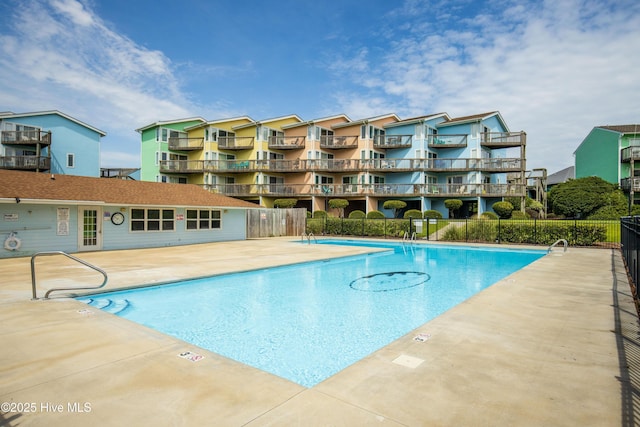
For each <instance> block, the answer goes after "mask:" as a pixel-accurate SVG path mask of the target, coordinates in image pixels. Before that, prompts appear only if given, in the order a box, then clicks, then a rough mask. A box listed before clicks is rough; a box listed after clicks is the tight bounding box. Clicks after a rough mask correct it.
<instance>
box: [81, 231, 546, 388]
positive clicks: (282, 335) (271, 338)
mask: <svg viewBox="0 0 640 427" xmlns="http://www.w3.org/2000/svg"><path fill="white" fill-rule="evenodd" d="M319 242H320V243H323V244H358V245H363V244H364V243H362V242H358V243H356V242H344V241H322V240H320V241H319ZM305 244H306V243H305ZM366 245H369V246H375V247H385V248H387V250H385V251H383V252H377V253H373V254H369V255H360V256H351V257H345V258H340V259H334V260H329V261H321V262H311V263H304V264H296V265H290V266H285V267H275V268H269V269H262V270H256V271H248V272H242V273H235V274H227V275H220V276H213V277H210V278H206V279H197V280H189V281H184V282H180V283H176V284H170V285H163V286H154V287H147V288H140V289H135V290H129V291H122V292H110V293H104V294H99V295H93V296H90V297H81V298H78V299H79V300H81V301H85V302H87V303H89V304H91V305H93V306H96V307H99V308H102V309H104V310H107V311H111V312H112V313H115V314H117V315H118V316H121V317H124V318H127V319H130V320H132V321H135V322H138V323H140V324H143V325H146V326H148V327H151V328H154V329H156V330H159V331H161V332H164V333H166V334H169V335H172V336H175V337H177V338H180V339H182V340H184V341H187V342H189V343H192V344H194V345H196V346H199V347H201V348H205V349H207V350H210V351H213V352H215V353H218V354H221V355H223V356H226V357H229V358H231V359H234V360H237V361H240V362H242V363H245V364H247V365H251V366H253V367H256V368H258V369H262V370H264V371H267V372H270V373H272V374H275V375H278V376H280V377H283V378H286V379H289V380H291V381H293V382H296V383H298V384H300V385H303V386H306V387H311V386H313V385H315V384H317V383H319V382H321V381H323V380H324V379H326V378H328V377H330V376H332V375H333V374H335V373H337V372H339V371H340V370H342V369H344V368H345V367H347V366H349V365H351V364H353V363H354V362H356V361H358V360H360V359H362V358H363V357H365V356H367V355H369V354H371V353H372V352H374V351H375V350H378V349H379V348H381V347H384V346H385V345H387V344H389V343H390V342H392V341H394V340H395V339H397V338H399V337H401V336H403V335H405V334H407V333H409V332H411V331H412V330H413V329H415V328H417V327H419V326H420V325H422V324H424V323H426V322H428V321H429V320H431V319H433V318H434V317H436V316H438V315H440V314H442V313H443V312H445V311H446V310H448V309H450V308H452V307H454V306H455V305H457V304H459V303H461V302H462V301H464V300H466V299H468V298H469V297H471V296H473V295H474V294H476V293H477V292H479V291H481V290H482V289H485V288H487V287H488V286H490V285H491V284H493V283H495V282H497V281H498V280H500V279H502V278H504V277H506V276H508V275H509V274H511V273H513V272H515V271H517V270H519V269H521V268H522V267H524V266H526V265H528V264H529V263H531V262H533V261H535V260H537V259H538V258H540V257H542V256H544V254H545V252H544V251H534V250H506V249H481V248H475V247H458V246H455V247H450V246H432V245H429V246H426V245H412V246H403V245H390V244H386V243H368V244H366Z"/></svg>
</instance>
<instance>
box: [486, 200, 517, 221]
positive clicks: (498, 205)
mask: <svg viewBox="0 0 640 427" xmlns="http://www.w3.org/2000/svg"><path fill="white" fill-rule="evenodd" d="M491 208H492V209H493V210H494V212H495V213H497V214H498V216H499V217H500V218H503V219H506V218H509V217H511V212H513V205H512V204H511V203H509V202H495V203H494V204H493V205H491Z"/></svg>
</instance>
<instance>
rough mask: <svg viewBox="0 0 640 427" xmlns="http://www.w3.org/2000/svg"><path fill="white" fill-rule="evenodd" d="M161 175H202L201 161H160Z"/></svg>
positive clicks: (202, 163) (202, 164)
mask: <svg viewBox="0 0 640 427" xmlns="http://www.w3.org/2000/svg"><path fill="white" fill-rule="evenodd" d="M160 172H162V173H203V172H204V161H203V160H161V161H160Z"/></svg>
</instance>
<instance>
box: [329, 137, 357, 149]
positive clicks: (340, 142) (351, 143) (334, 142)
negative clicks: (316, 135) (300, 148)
mask: <svg viewBox="0 0 640 427" xmlns="http://www.w3.org/2000/svg"><path fill="white" fill-rule="evenodd" d="M320 147H322V148H330V149H334V150H342V149H346V148H358V137H357V136H335V135H323V136H322V137H321V138H320Z"/></svg>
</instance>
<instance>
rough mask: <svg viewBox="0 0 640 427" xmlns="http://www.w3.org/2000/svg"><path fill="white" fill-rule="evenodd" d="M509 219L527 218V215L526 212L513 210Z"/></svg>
mask: <svg viewBox="0 0 640 427" xmlns="http://www.w3.org/2000/svg"><path fill="white" fill-rule="evenodd" d="M511 219H529V215H528V214H527V213H526V212H521V211H513V212H511Z"/></svg>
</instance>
